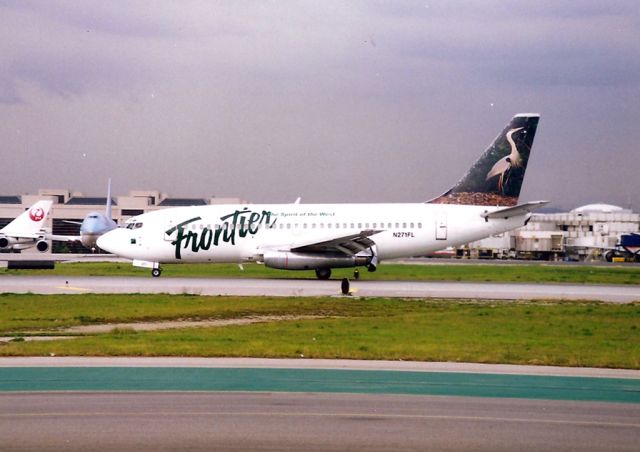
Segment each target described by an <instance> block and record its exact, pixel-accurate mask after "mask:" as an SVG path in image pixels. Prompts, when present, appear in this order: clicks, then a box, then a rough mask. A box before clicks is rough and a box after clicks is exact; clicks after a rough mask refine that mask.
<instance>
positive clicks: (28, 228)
mask: <svg viewBox="0 0 640 452" xmlns="http://www.w3.org/2000/svg"><path fill="white" fill-rule="evenodd" d="M52 204H53V201H38V202H37V203H35V204H34V205H32V206H31V207H30V208H29V210H25V211H24V212H22V213H21V214H20V215H18V216H17V217H16V218H15V219H14V220H13V221H12V222H11V223H9V224H8V225H6V226H5V227H4V228H3V229H2V230H0V232H2V233H3V234H7V235H16V236H20V235H21V234H25V235H28V234H37V233H38V232H40V230H41V229H42V226H43V224H44V222H45V220H46V218H47V215H49V210H51V205H52Z"/></svg>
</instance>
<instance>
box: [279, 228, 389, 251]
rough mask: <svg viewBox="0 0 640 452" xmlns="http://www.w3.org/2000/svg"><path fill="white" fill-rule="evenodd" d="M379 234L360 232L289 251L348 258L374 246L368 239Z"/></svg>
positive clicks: (369, 231) (372, 231) (373, 231)
mask: <svg viewBox="0 0 640 452" xmlns="http://www.w3.org/2000/svg"><path fill="white" fill-rule="evenodd" d="M379 232H382V231H380V230H373V229H368V230H365V231H361V232H359V233H358V234H351V235H345V236H342V237H336V238H333V239H329V240H324V241H321V242H315V243H307V244H304V245H297V246H293V247H291V251H293V252H298V253H327V252H334V253H335V252H339V253H344V254H346V255H348V256H353V255H355V254H358V253H359V252H361V251H364V250H366V249H368V248H371V247H372V246H373V245H375V242H374V241H373V240H371V239H370V238H369V237H371V236H372V235H374V234H377V233H379Z"/></svg>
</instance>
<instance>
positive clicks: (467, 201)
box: [97, 113, 548, 279]
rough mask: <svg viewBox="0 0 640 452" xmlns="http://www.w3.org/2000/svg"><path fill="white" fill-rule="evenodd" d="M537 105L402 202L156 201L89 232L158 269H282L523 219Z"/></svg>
mask: <svg viewBox="0 0 640 452" xmlns="http://www.w3.org/2000/svg"><path fill="white" fill-rule="evenodd" d="M539 118H540V116H539V115H538V114H529V113H526V114H518V115H515V116H514V117H513V118H512V119H511V121H510V122H509V124H508V125H507V126H506V127H505V129H504V130H503V131H502V133H500V134H499V135H498V137H497V138H496V139H495V140H494V141H493V142H492V144H491V145H490V146H489V147H488V148H487V149H486V151H485V152H484V153H483V154H482V155H481V156H480V158H479V159H478V160H477V161H476V162H475V163H474V164H473V166H472V167H471V168H470V169H469V170H468V171H467V173H466V174H465V175H464V176H463V177H462V179H461V180H460V181H459V182H458V183H457V184H456V185H454V186H453V187H452V188H451V189H450V190H448V191H447V192H445V193H444V194H443V195H441V196H439V197H437V198H435V199H432V200H431V201H427V202H421V203H406V204H374V203H372V204H299V203H294V204H268V205H245V204H240V205H207V206H191V207H176V208H169V209H162V210H156V211H153V212H148V213H144V214H142V215H139V216H136V217H132V218H130V219H129V220H127V222H126V223H125V227H121V228H117V229H114V230H112V231H110V232H107V233H106V234H104V235H103V236H101V237H100V238H98V242H97V244H98V246H99V247H100V248H102V249H103V250H105V251H108V252H111V253H113V254H116V255H119V256H121V257H125V258H128V259H131V260H132V261H133V262H132V263H133V265H134V266H139V267H146V268H150V269H151V274H152V276H154V277H158V276H160V274H161V267H160V265H161V264H164V263H181V262H225V263H238V264H242V263H247V262H257V263H262V264H264V265H266V266H267V267H271V268H276V269H286V270H315V273H316V276H317V277H318V278H319V279H328V278H330V276H331V269H333V268H348V267H359V266H364V267H367V269H368V270H369V271H375V270H376V268H377V266H378V264H379V263H380V262H381V261H383V260H386V259H394V258H402V257H410V256H416V255H424V254H427V253H432V252H435V251H438V250H442V249H444V248H447V247H449V246H457V245H461V244H464V243H468V242H472V241H475V240H479V239H481V238H483V237H487V236H490V235H493V234H498V233H502V232H505V231H508V230H510V229H515V228H518V227H520V226H523V225H526V224H527V222H528V221H529V219H530V217H531V212H533V211H534V210H535V209H537V208H539V207H542V206H544V205H545V204H547V203H548V201H536V202H529V203H525V204H520V205H518V198H519V195H520V189H521V187H522V182H523V179H524V173H525V170H526V167H527V163H528V160H529V153H530V151H531V146H532V144H533V138H534V135H535V132H536V129H537V126H538V121H539Z"/></svg>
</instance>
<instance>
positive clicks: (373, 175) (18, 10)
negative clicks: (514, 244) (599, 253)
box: [0, 0, 640, 211]
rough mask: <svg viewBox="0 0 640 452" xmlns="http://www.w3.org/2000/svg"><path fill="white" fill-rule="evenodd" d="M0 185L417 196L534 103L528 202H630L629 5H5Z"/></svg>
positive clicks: (447, 181)
mask: <svg viewBox="0 0 640 452" xmlns="http://www.w3.org/2000/svg"><path fill="white" fill-rule="evenodd" d="M0 21H1V23H2V26H1V27H0V117H1V118H2V120H1V121H0V163H1V167H2V172H1V173H0V174H1V177H0V194H2V195H8V194H23V193H34V192H36V191H37V190H38V189H39V188H45V187H46V188H71V189H73V190H77V191H82V192H84V193H85V194H87V195H94V196H104V193H105V189H106V188H105V186H106V180H107V178H108V177H112V178H113V184H114V192H115V194H116V195H118V194H126V193H127V192H128V191H129V190H131V189H143V188H144V189H159V190H161V191H162V192H166V193H169V194H170V195H172V196H203V197H204V196H212V195H215V196H237V197H242V198H245V199H248V200H251V201H253V202H291V201H293V200H295V198H297V197H298V196H302V200H303V202H307V203H310V202H376V201H382V202H395V201H410V202H412V201H423V200H427V199H430V198H432V197H435V196H437V195H439V194H441V193H442V192H443V191H444V190H446V189H447V188H449V187H450V186H451V185H452V184H453V183H454V182H455V181H457V180H458V179H459V178H460V176H462V174H463V173H464V172H465V171H466V169H467V168H468V167H469V166H470V165H471V164H472V163H473V162H474V160H475V159H476V157H477V156H478V155H479V154H480V153H481V152H482V151H483V150H484V148H485V147H486V145H487V144H488V143H489V142H490V141H491V140H492V139H493V138H494V137H495V135H497V133H498V132H499V131H500V130H501V129H502V128H503V126H504V125H505V124H506V123H507V121H508V120H509V119H510V118H511V116H513V115H514V114H515V113H519V112H537V113H540V114H541V116H542V118H541V121H540V126H539V128H538V134H537V136H536V139H535V142H534V147H533V152H532V157H531V160H530V163H529V171H528V172H527V178H526V179H525V183H524V187H523V193H522V198H523V200H538V199H550V200H552V201H553V203H554V205H555V206H556V207H560V208H571V207H575V206H578V205H582V204H586V203H591V202H596V201H598V202H608V203H614V204H618V205H622V206H625V207H628V206H631V207H633V208H634V210H636V211H638V210H640V174H639V170H640V164H639V163H640V145H639V143H640V127H639V126H638V122H640V6H639V5H638V2H637V0H628V1H616V0H613V1H607V2H602V1H600V0H598V1H595V0H586V1H572V2H558V1H557V0H544V1H535V2H531V1H528V2H525V1H475V0H473V1H451V0H436V1H431V0H426V1H422V2H417V1H416V2H414V1H393V2H390V1H349V2H345V1H335V2H333V1H326V0H325V1H321V2H311V1H295V2H294V1H282V0H279V1H228V2H222V1H221V2H214V1H171V2H170V1H159V0H145V1H143V0H141V1H126V2H125V1H122V2H118V1H111V2H105V1H97V0H95V1H94V0H83V1H44V0H43V1H28V0H16V1H10V0H9V1H4V0H0Z"/></svg>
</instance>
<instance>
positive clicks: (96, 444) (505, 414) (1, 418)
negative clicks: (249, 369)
mask: <svg viewBox="0 0 640 452" xmlns="http://www.w3.org/2000/svg"><path fill="white" fill-rule="evenodd" d="M0 407H2V410H1V411H0V437H1V438H2V448H4V449H5V450H141V451H146V450H154V451H155V450H323V451H324V450H367V451H370V450H389V451H390V450H394V451H397V450H580V451H592V450H594V451H595V450H608V451H616V450H629V451H631V450H637V445H638V440H639V438H640V421H639V419H640V405H632V404H608V403H593V402H572V401H546V400H545V401H543V400H520V399H517V400H516V399H484V398H471V397H411V396H401V395H360V394H356V395H354V394H310V393H306V394H304V393H296V394H287V393H284V394H281V393H137V392H134V393H95V392H88V393H39V394H22V393H21V394H12V393H2V394H0Z"/></svg>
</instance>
